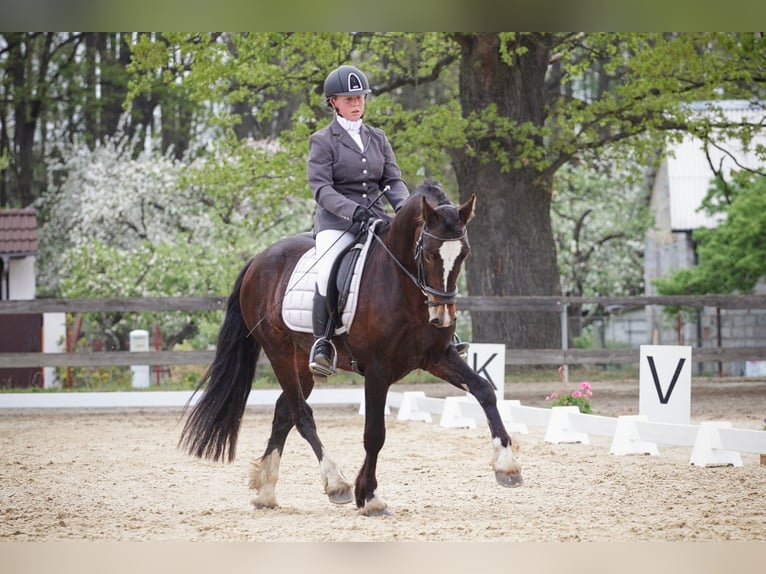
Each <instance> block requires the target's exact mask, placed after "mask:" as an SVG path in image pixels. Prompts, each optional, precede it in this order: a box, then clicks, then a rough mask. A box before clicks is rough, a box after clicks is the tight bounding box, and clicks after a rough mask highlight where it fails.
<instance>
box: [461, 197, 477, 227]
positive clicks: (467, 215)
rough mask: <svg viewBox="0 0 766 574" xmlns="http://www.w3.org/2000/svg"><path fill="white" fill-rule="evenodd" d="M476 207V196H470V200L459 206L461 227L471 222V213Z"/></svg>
mask: <svg viewBox="0 0 766 574" xmlns="http://www.w3.org/2000/svg"><path fill="white" fill-rule="evenodd" d="M475 207H476V194H475V193H472V194H471V199H469V200H468V201H466V202H465V203H464V204H463V205H461V206H460V210H459V213H460V221H462V222H463V225H465V224H466V223H468V222H469V221H471V219H472V218H473V211H474V208H475Z"/></svg>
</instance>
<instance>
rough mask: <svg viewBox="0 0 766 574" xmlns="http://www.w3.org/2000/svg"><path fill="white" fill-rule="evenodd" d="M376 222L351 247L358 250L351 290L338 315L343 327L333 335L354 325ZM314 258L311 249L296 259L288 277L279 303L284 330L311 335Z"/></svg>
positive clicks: (341, 332)
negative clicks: (285, 289) (360, 239)
mask: <svg viewBox="0 0 766 574" xmlns="http://www.w3.org/2000/svg"><path fill="white" fill-rule="evenodd" d="M378 223H379V221H375V222H374V223H373V224H372V225H371V226H370V232H369V233H368V234H367V238H366V240H365V242H364V244H359V243H357V244H356V245H354V246H353V247H352V249H360V250H361V251H360V253H359V258H358V259H357V261H356V267H355V268H354V272H353V275H352V277H351V288H350V290H349V294H348V299H347V301H346V306H345V308H344V309H343V313H342V314H341V320H342V321H343V325H341V326H340V327H336V329H335V334H336V335H341V334H343V333H345V332H347V331H348V330H350V329H351V325H352V324H353V322H354V315H355V314H356V306H357V301H358V299H359V298H358V295H359V286H360V285H361V283H362V272H363V271H364V263H365V260H366V259H367V253H368V251H369V249H370V244H371V243H372V231H373V230H374V229H375V227H376V226H377V224H378ZM316 258H317V253H316V249H315V248H313V247H312V248H311V249H309V250H308V251H306V253H304V254H303V256H302V257H301V258H300V259H299V260H298V264H297V265H296V266H295V269H294V270H293V273H292V275H291V276H290V281H289V282H288V284H287V292H286V293H285V297H284V299H283V300H282V320H283V321H284V322H285V325H287V327H288V328H290V329H292V330H293V331H298V332H300V333H312V332H313V329H312V325H311V316H312V312H313V307H314V290H315V289H314V286H315V285H316V276H317V272H316V265H315V264H316Z"/></svg>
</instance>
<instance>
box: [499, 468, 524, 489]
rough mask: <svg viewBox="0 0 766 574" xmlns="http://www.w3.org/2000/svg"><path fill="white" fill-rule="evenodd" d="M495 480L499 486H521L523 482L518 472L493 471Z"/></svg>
mask: <svg viewBox="0 0 766 574" xmlns="http://www.w3.org/2000/svg"><path fill="white" fill-rule="evenodd" d="M495 480H497V483H498V484H499V485H500V486H505V487H508V488H513V487H514V486H521V485H522V484H524V479H523V478H522V477H521V473H519V474H510V473H507V472H500V471H495Z"/></svg>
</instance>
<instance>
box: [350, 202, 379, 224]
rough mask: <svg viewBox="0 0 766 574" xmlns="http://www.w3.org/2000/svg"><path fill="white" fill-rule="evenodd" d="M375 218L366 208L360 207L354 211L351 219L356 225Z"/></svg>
mask: <svg viewBox="0 0 766 574" xmlns="http://www.w3.org/2000/svg"><path fill="white" fill-rule="evenodd" d="M374 217H375V214H374V213H373V212H372V211H370V210H369V209H368V208H366V207H364V206H363V205H360V206H359V207H357V208H356V211H354V217H352V219H353V220H354V221H356V222H357V223H360V222H364V221H368V220H370V219H373V218H374Z"/></svg>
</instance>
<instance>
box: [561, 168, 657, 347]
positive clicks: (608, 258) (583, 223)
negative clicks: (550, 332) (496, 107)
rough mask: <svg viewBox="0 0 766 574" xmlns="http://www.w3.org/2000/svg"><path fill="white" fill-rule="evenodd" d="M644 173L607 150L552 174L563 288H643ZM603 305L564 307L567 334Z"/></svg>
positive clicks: (600, 291)
mask: <svg viewBox="0 0 766 574" xmlns="http://www.w3.org/2000/svg"><path fill="white" fill-rule="evenodd" d="M646 179H647V178H646V174H643V173H641V166H636V165H631V164H627V165H626V164H625V163H622V164H620V167H619V168H618V167H617V162H615V161H614V160H613V159H612V158H609V157H608V155H607V156H605V157H602V158H600V160H599V161H598V162H595V163H594V164H592V165H582V164H580V165H576V166H575V165H565V166H563V167H562V168H561V169H559V170H558V172H557V173H556V178H555V181H554V196H553V205H552V219H553V229H554V235H555V238H556V247H557V255H558V267H559V270H560V275H561V286H562V293H563V294H564V295H566V296H572V297H599V296H601V297H616V296H631V295H642V294H643V292H644V267H643V263H644V237H645V235H646V231H647V230H648V229H649V227H650V225H651V218H650V214H649V193H648V189H647V187H648V186H647V185H646V183H645V180H646ZM605 311H606V310H605V309H604V308H603V306H601V305H589V306H587V308H585V309H583V306H582V305H571V306H570V307H569V325H570V333H571V335H572V336H573V337H576V336H579V335H581V331H582V329H583V328H584V327H586V326H588V325H589V324H590V323H591V321H592V320H594V319H595V318H596V317H598V316H600V315H603V313H604V312H605Z"/></svg>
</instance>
